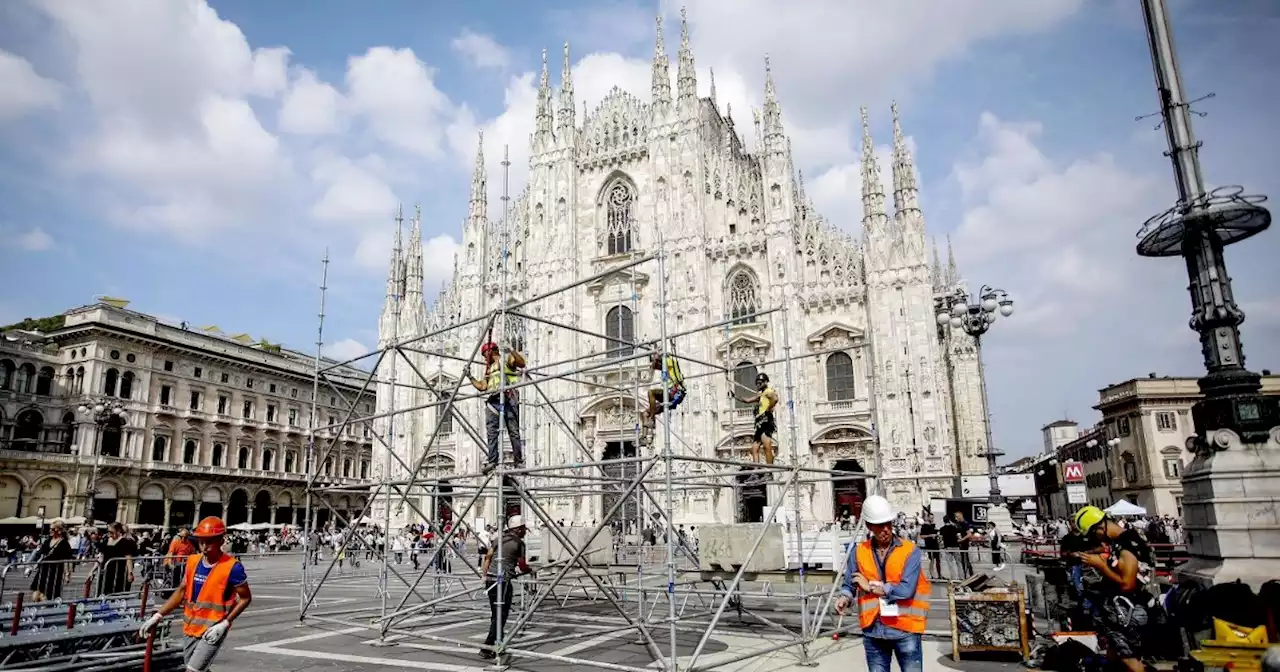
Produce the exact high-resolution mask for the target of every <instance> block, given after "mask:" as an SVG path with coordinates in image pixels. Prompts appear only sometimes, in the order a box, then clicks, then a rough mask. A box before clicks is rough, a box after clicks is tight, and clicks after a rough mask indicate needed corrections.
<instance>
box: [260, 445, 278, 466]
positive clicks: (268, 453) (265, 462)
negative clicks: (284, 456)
mask: <svg viewBox="0 0 1280 672" xmlns="http://www.w3.org/2000/svg"><path fill="white" fill-rule="evenodd" d="M274 458H275V453H274V452H272V450H271V449H270V448H266V449H263V451H262V470H263V471H271V467H272V466H273V465H272V461H273V460H274Z"/></svg>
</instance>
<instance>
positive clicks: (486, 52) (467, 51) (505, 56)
mask: <svg viewBox="0 0 1280 672" xmlns="http://www.w3.org/2000/svg"><path fill="white" fill-rule="evenodd" d="M450 46H452V47H453V50H454V51H456V52H458V53H459V54H462V56H463V57H465V58H466V59H467V61H468V62H469V63H471V65H473V66H475V67H477V68H482V69H490V70H503V69H505V68H507V67H508V66H510V65H511V54H510V53H509V52H508V51H507V49H506V47H503V46H502V45H500V44H498V43H497V41H495V40H494V39H493V37H491V36H489V35H485V34H483V33H477V32H475V31H473V30H470V29H466V30H463V31H462V34H461V35H459V36H457V37H455V38H454V39H453V42H452V43H450Z"/></svg>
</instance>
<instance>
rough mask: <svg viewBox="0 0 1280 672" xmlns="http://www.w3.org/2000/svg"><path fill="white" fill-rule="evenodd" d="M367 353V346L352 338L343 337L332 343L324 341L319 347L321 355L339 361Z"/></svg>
mask: <svg viewBox="0 0 1280 672" xmlns="http://www.w3.org/2000/svg"><path fill="white" fill-rule="evenodd" d="M368 353H369V347H368V346H366V345H365V344H363V343H361V342H360V341H357V340H356V339H354V338H344V339H342V340H340V341H334V342H333V343H325V344H324V345H323V346H321V348H320V354H321V355H323V356H325V357H327V358H329V359H333V360H337V361H339V362H345V361H347V360H348V359H355V358H356V357H359V356H361V355H365V354H368Z"/></svg>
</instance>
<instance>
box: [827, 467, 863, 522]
mask: <svg viewBox="0 0 1280 672" xmlns="http://www.w3.org/2000/svg"><path fill="white" fill-rule="evenodd" d="M831 469H832V470H833V471H854V472H861V471H862V465H861V464H859V463H858V461H857V460H837V461H836V463H835V464H834V465H832V466H831ZM866 498H867V479H866V477H865V476H856V477H855V476H832V477H831V501H832V512H831V513H832V520H837V521H838V520H840V519H842V518H844V517H845V516H849V517H850V518H852V519H855V520H856V519H857V517H858V516H859V515H860V514H861V513H862V502H863V500H865V499H866Z"/></svg>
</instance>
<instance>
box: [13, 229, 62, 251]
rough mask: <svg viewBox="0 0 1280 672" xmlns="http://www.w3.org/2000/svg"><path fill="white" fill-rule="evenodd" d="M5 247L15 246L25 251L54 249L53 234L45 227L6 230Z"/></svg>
mask: <svg viewBox="0 0 1280 672" xmlns="http://www.w3.org/2000/svg"><path fill="white" fill-rule="evenodd" d="M2 236H3V239H4V242H5V247H13V248H16V249H19V250H22V251H24V252H45V251H48V250H52V249H53V236H50V235H49V234H48V233H46V232H45V230H44V228H43V227H40V226H36V227H32V228H31V229H29V230H27V231H21V232H20V231H4V232H3V234H2Z"/></svg>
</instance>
